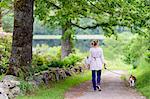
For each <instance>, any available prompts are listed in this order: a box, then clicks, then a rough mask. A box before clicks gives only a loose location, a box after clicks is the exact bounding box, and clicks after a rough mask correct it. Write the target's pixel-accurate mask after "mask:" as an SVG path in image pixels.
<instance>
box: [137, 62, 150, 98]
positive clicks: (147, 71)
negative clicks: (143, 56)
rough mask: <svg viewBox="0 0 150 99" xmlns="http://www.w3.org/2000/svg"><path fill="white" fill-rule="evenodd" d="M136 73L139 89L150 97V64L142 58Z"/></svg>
mask: <svg viewBox="0 0 150 99" xmlns="http://www.w3.org/2000/svg"><path fill="white" fill-rule="evenodd" d="M134 74H135V76H136V77H137V83H136V88H137V90H138V91H140V92H141V93H142V94H143V95H144V96H146V97H147V99H150V64H149V63H147V62H145V61H144V60H141V61H140V65H139V66H138V68H137V69H136V70H135V71H134Z"/></svg>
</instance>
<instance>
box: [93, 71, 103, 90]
mask: <svg viewBox="0 0 150 99" xmlns="http://www.w3.org/2000/svg"><path fill="white" fill-rule="evenodd" d="M96 75H97V78H96ZM96 79H97V80H96ZM100 81H101V70H92V83H93V88H94V90H96V85H100Z"/></svg>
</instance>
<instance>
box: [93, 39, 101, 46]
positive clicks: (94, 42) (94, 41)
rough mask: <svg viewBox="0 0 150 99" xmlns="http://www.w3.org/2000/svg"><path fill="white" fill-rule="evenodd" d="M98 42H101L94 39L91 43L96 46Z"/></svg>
mask: <svg viewBox="0 0 150 99" xmlns="http://www.w3.org/2000/svg"><path fill="white" fill-rule="evenodd" d="M98 43H99V41H98V40H93V41H92V42H91V45H92V46H96V45H98Z"/></svg>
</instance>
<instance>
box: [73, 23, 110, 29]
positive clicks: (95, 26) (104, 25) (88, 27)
mask: <svg viewBox="0 0 150 99" xmlns="http://www.w3.org/2000/svg"><path fill="white" fill-rule="evenodd" d="M71 25H72V26H75V27H78V28H81V29H83V30H85V29H95V28H97V27H99V26H102V27H106V26H107V25H108V23H101V24H98V23H97V24H95V25H93V26H85V27H83V26H80V25H78V24H75V23H71Z"/></svg>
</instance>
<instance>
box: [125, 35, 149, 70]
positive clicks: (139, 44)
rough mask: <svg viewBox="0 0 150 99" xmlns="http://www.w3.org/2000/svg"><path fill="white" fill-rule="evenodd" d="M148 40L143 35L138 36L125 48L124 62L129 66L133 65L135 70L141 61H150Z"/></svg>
mask: <svg viewBox="0 0 150 99" xmlns="http://www.w3.org/2000/svg"><path fill="white" fill-rule="evenodd" d="M147 45H149V43H148V40H147V39H145V37H142V36H141V35H137V36H136V37H135V38H134V39H132V41H131V42H129V43H128V44H127V46H125V48H124V56H125V57H124V61H125V62H126V63H128V64H132V65H133V68H136V67H137V65H138V64H139V59H140V58H141V57H142V58H145V59H146V60H147V61H149V56H148V55H149V51H148V46H147Z"/></svg>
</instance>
